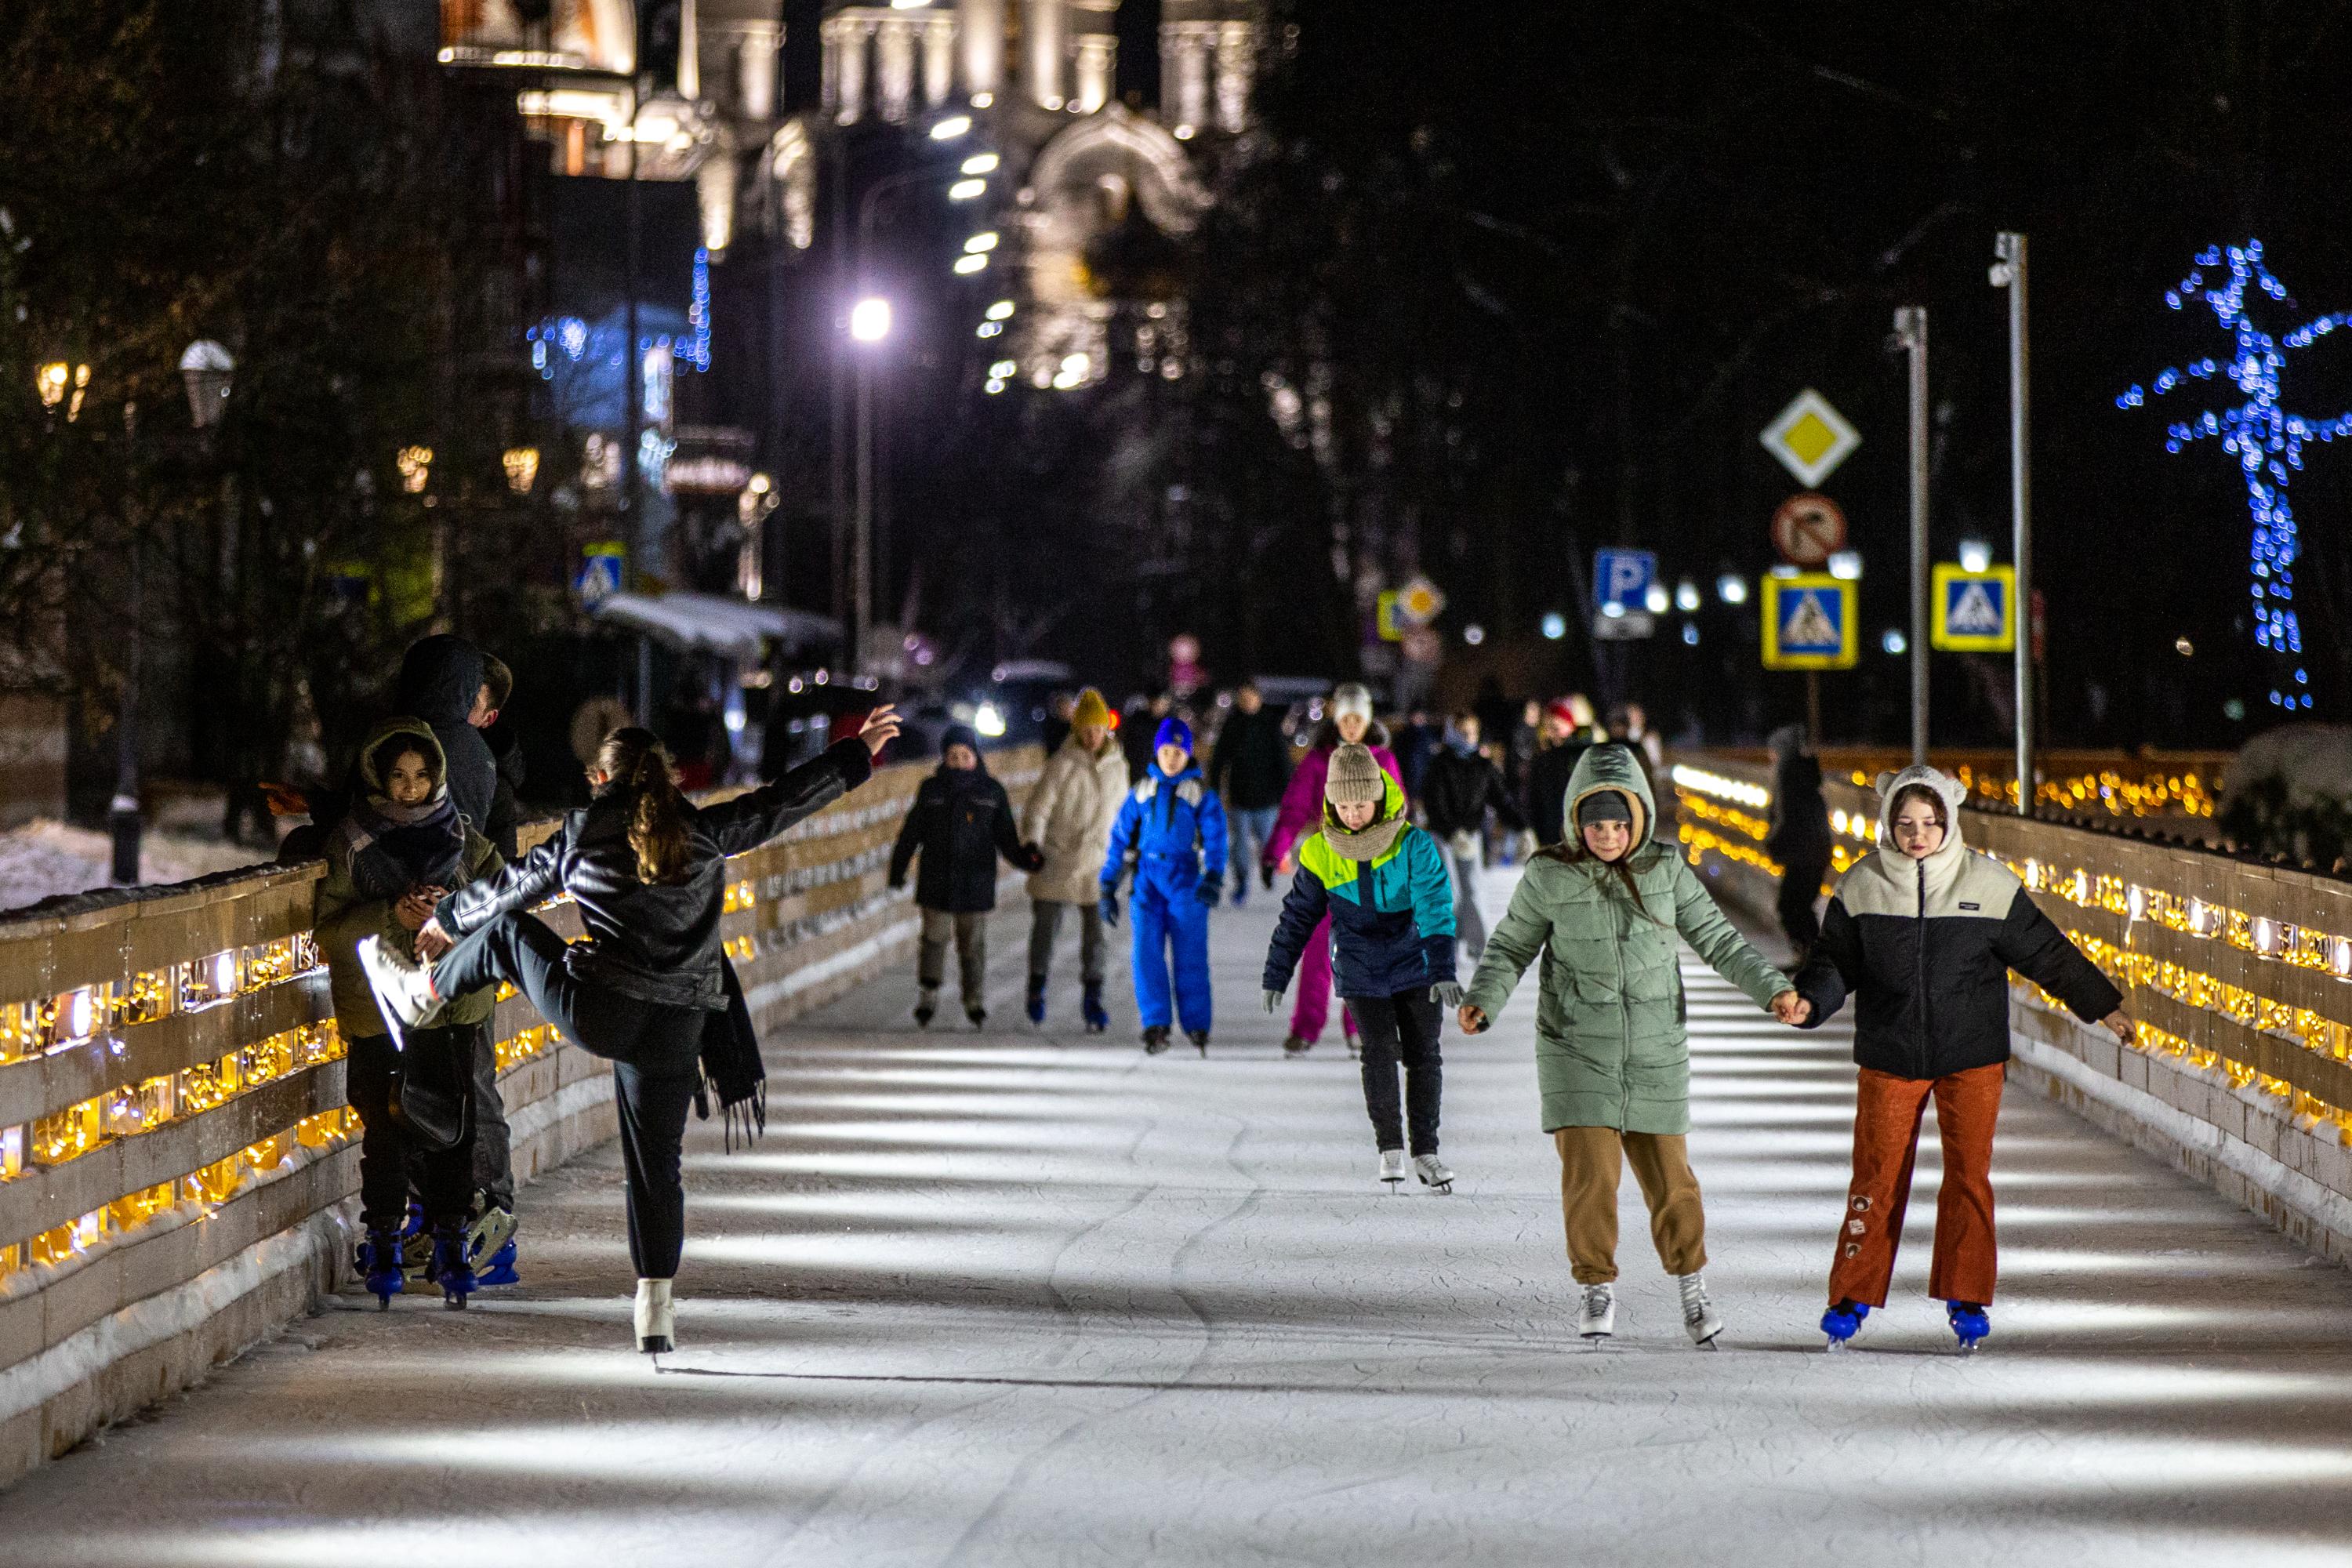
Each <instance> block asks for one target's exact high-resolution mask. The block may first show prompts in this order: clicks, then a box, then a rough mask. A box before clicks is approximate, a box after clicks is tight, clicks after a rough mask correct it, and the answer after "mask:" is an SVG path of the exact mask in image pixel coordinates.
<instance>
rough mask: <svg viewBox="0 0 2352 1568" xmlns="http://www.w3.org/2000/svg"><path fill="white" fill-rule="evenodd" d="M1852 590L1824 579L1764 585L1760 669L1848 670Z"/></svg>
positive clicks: (1770, 580) (1772, 580) (1852, 654)
mask: <svg viewBox="0 0 2352 1568" xmlns="http://www.w3.org/2000/svg"><path fill="white" fill-rule="evenodd" d="M1853 590H1854V584H1852V583H1850V582H1847V581H1845V580H1843V579H1842V578H1838V577H1832V576H1829V575H1826V574H1803V575H1799V576H1792V577H1770V576H1768V577H1766V578H1765V579H1764V606H1763V609H1764V613H1763V617H1762V619H1763V622H1764V668H1767V669H1852V668H1853V667H1854V663H1855V658H1856V649H1857V646H1858V645H1857V642H1856V639H1855V637H1854V622H1855V615H1854V593H1853Z"/></svg>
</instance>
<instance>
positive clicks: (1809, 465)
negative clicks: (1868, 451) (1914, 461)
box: [1760, 386, 1862, 489]
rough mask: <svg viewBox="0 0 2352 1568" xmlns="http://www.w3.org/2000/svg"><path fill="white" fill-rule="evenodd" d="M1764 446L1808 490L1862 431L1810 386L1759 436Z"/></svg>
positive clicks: (1844, 455)
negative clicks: (1848, 421) (1846, 419)
mask: <svg viewBox="0 0 2352 1568" xmlns="http://www.w3.org/2000/svg"><path fill="white" fill-rule="evenodd" d="M1760 439H1761V440H1762V441H1763V443H1764V449H1765V450H1766V451H1768V452H1769V453H1771V454H1772V456H1774V457H1775V458H1779V459H1780V466H1781V467H1782V468H1786V469H1788V470H1789V471H1790V473H1792V474H1794V475H1796V476H1797V482H1798V483H1799V484H1801V485H1803V486H1805V487H1806V488H1808V489H1811V487H1813V486H1815V485H1818V484H1820V483H1821V482H1822V480H1823V479H1827V478H1829V477H1830V475H1831V474H1832V472H1834V471H1835V470H1836V468H1837V466H1838V465H1839V464H1840V463H1843V462H1844V461H1845V460H1846V458H1849V457H1851V456H1852V455H1853V449H1854V448H1855V447H1859V446H1861V445H1862V433H1861V432H1860V431H1858V430H1856V429H1855V428H1854V427H1853V426H1851V425H1849V424H1847V423H1846V422H1845V416H1844V415H1843V414H1840V413H1839V412H1838V411H1837V410H1836V409H1834V408H1832V407H1831V406H1830V400H1829V399H1828V398H1826V397H1823V396H1822V395H1821V394H1820V393H1818V392H1815V391H1814V390H1813V389H1812V388H1811V387H1810V386H1809V387H1807V388H1805V390H1804V391H1802V392H1801V393H1799V394H1797V395H1796V396H1795V397H1794V398H1792V399H1790V403H1789V406H1788V407H1786V408H1783V409H1782V410H1780V415H1779V416H1778V417H1776V418H1775V419H1774V420H1773V421H1772V423H1770V424H1769V425H1767V426H1764V434H1763V436H1762V437H1760Z"/></svg>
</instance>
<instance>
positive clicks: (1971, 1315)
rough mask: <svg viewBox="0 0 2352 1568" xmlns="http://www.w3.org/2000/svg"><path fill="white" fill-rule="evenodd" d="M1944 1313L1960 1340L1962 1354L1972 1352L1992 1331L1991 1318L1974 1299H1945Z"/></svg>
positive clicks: (1954, 1333)
mask: <svg viewBox="0 0 2352 1568" xmlns="http://www.w3.org/2000/svg"><path fill="white" fill-rule="evenodd" d="M1944 1315H1945V1317H1946V1318H1948V1320H1949V1321H1950V1322H1951V1325H1952V1333H1953V1336H1954V1337H1955V1338H1957V1339H1958V1341H1959V1342H1960V1353H1961V1354H1962V1355H1969V1354H1973V1353H1974V1352H1975V1351H1976V1348H1977V1346H1979V1345H1980V1344H1982V1343H1983V1342H1984V1340H1985V1336H1986V1335H1988V1334H1990V1333H1991V1332H1992V1319H1991V1318H1990V1317H1989V1316H1988V1315H1987V1314H1986V1312H1985V1310H1984V1308H1983V1307H1982V1306H1981V1305H1979V1303H1977V1302H1975V1301H1947V1302H1945V1303H1944Z"/></svg>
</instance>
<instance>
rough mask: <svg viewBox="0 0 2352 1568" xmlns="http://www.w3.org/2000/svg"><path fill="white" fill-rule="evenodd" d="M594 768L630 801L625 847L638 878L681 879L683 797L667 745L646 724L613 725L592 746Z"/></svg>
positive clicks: (683, 872) (684, 869)
mask: <svg viewBox="0 0 2352 1568" xmlns="http://www.w3.org/2000/svg"><path fill="white" fill-rule="evenodd" d="M596 771H597V772H598V773H603V774H604V775H605V776H606V777H607V778H608V779H610V780H611V781H612V782H611V783H610V784H608V785H607V786H606V787H607V788H610V789H615V790H620V791H623V792H625V794H626V795H627V797H628V802H629V847H630V848H632V849H634V850H635V851H636V853H637V880H639V881H641V882H645V883H648V884H661V883H674V882H682V881H684V880H686V873H687V842H686V797H685V796H683V795H679V794H678V793H677V777H676V776H675V775H674V774H673V773H671V771H670V760H669V748H668V747H667V746H665V745H663V744H662V743H661V741H660V738H659V737H657V736H656V735H655V734H654V732H653V731H650V730H640V729H637V728H635V727H634V726H632V727H630V728H628V729H623V730H615V731H613V732H612V733H611V734H609V735H607V736H605V737H604V744H603V745H602V746H599V747H598V748H597V749H596Z"/></svg>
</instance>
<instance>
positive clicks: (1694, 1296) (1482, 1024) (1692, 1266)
mask: <svg viewBox="0 0 2352 1568" xmlns="http://www.w3.org/2000/svg"><path fill="white" fill-rule="evenodd" d="M1656 819H1657V807H1656V804H1655V802H1654V800H1653V799H1652V797H1651V795H1650V784H1649V779H1648V776H1647V774H1646V773H1645V772H1644V771H1643V767H1642V765H1641V763H1640V761H1639V760H1638V759H1637V758H1635V757H1634V755H1633V752H1630V751H1628V750H1627V749H1626V748H1625V747H1623V746H1622V745H1605V746H1595V747H1594V748H1592V750H1591V751H1589V752H1586V753H1585V754H1584V756H1583V757H1582V758H1581V759H1580V760H1579V762H1578V763H1577V764H1576V771H1575V773H1574V774H1573V775H1572V776H1571V778H1570V782H1569V786H1568V800H1567V821H1568V823H1569V824H1570V837H1569V840H1568V842H1567V843H1566V844H1563V845H1561V846H1559V847H1555V848H1552V849H1548V850H1546V851H1544V852H1543V853H1542V854H1540V855H1538V856H1537V857H1536V858H1534V859H1533V860H1531V861H1529V862H1528V869H1527V874H1526V875H1525V876H1524V877H1522V878H1521V879H1520V881H1519V885H1518V888H1517V889H1516V890H1515V891H1514V892H1513V893H1512V895H1511V908H1510V912H1509V913H1508V914H1507V915H1505V916H1504V917H1503V921H1502V923H1501V924H1500V925H1498V926H1497V927H1496V929H1495V932H1494V934H1493V935H1492V936H1491V937H1489V938H1488V939H1487V942H1486V956H1485V957H1484V958H1483V959H1482V960H1481V961H1480V963H1479V964H1478V972H1477V973H1476V974H1475V975H1474V976H1473V977H1472V978H1471V981H1470V988H1469V991H1468V993H1467V994H1466V995H1465V998H1464V1000H1463V1004H1462V1018H1461V1022H1462V1026H1463V1028H1464V1029H1465V1030H1466V1031H1468V1032H1469V1033H1471V1034H1477V1033H1479V1032H1480V1031H1482V1030H1484V1029H1486V1027H1487V1026H1488V1024H1489V1022H1490V1021H1491V1020H1492V1019H1493V1018H1495V1017H1496V1016H1497V1015H1499V1014H1500V1013H1501V1012H1502V1010H1503V1005H1504V1004H1505V1003H1506V1002H1507V1001H1508V1000H1509V999H1510V994H1511V992H1512V989H1513V988H1514V987H1516V986H1517V984H1518V982H1519V976H1520V975H1522V974H1524V973H1526V972H1527V968H1528V964H1530V963H1535V962H1536V961H1537V959H1538V957H1540V958H1541V959H1542V963H1543V967H1542V969H1541V971H1540V972H1539V990H1538V996H1537V1002H1536V1076H1537V1080H1538V1084H1539V1086H1540V1087H1541V1089H1542V1091H1543V1124H1544V1131H1547V1132H1549V1133H1550V1134H1551V1135H1552V1142H1553V1143H1554V1146H1555V1147H1556V1148H1557V1149H1558V1151H1559V1163H1560V1206H1561V1212H1562V1215H1563V1217H1564V1219H1565V1221H1566V1225H1567V1230H1568V1253H1569V1260H1570V1264H1571V1265H1572V1268H1573V1271H1574V1274H1575V1277H1576V1280H1577V1283H1579V1284H1580V1285H1581V1286H1583V1287H1584V1300H1583V1310H1582V1313H1581V1322H1580V1332H1581V1333H1582V1334H1583V1335H1584V1336H1585V1337H1586V1338H1587V1339H1594V1340H1597V1339H1601V1338H1604V1337H1606V1336H1607V1335H1608V1334H1610V1333H1611V1332H1612V1331H1613V1330H1614V1327H1615V1316H1616V1308H1615V1300H1614V1292H1613V1291H1612V1289H1611V1286H1612V1282H1613V1281H1614V1280H1615V1279H1616V1278H1617V1182H1618V1176H1619V1173H1620V1171H1621V1170H1622V1167H1623V1165H1624V1163H1626V1162H1629V1161H1630V1162H1631V1163H1632V1164H1633V1174H1634V1176H1635V1177H1636V1178H1637V1179H1638V1180H1639V1181H1640V1182H1641V1184H1642V1195H1643V1198H1644V1199H1646V1200H1647V1202H1648V1204H1649V1209H1650V1230H1651V1235H1652V1237H1653V1239H1654V1241H1655V1242H1656V1244H1657V1248H1658V1256H1659V1258H1660V1260H1661V1261H1662V1262H1664V1264H1665V1267H1666V1272H1667V1273H1669V1274H1672V1275H1674V1276H1675V1280H1676V1282H1677V1283H1678V1285H1679V1286H1680V1287H1681V1290H1682V1301H1683V1321H1684V1327H1685V1330H1686V1331H1688V1332H1689V1334H1690V1336H1691V1339H1692V1340H1693V1341H1694V1342H1696V1343H1698V1344H1702V1345H1712V1344H1713V1342H1714V1341H1715V1337H1716V1335H1717V1334H1718V1333H1720V1332H1721V1331H1722V1329H1723V1322H1722V1320H1721V1319H1719V1318H1717V1316H1716V1315H1715V1312H1714V1310H1713V1308H1712V1307H1711V1306H1710V1304H1709V1303H1708V1300H1707V1296H1706V1281H1705V1280H1704V1279H1702V1278H1701V1276H1700V1270H1701V1269H1703V1268H1705V1267H1706V1214H1705V1210H1704V1207H1703V1205H1702V1203H1701V1199H1700V1194H1699V1187H1698V1179H1697V1177H1696V1176H1694V1175H1693V1174H1692V1173H1691V1168H1690V1156H1689V1152H1688V1149H1687V1147H1686V1142H1687V1134H1688V1133H1689V1131H1690V1048H1689V1044H1688V1038H1687V1036H1686V1034H1685V1028H1684V1001H1683V984H1682V971H1681V967H1680V964H1679V962H1678V959H1679V947H1680V944H1681V943H1682V942H1687V943H1689V944H1690V946H1691V947H1692V948H1693V949H1694V950H1696V952H1697V953H1698V955H1699V957H1700V958H1701V959H1702V960H1704V961H1705V962H1706V963H1707V964H1708V965H1709V966H1711V967H1712V968H1713V969H1714V970H1715V971H1716V972H1717V973H1719V974H1721V975H1722V976H1723V977H1724V978H1725V979H1727V980H1728V981H1730V982H1731V983H1732V984H1734V985H1737V986H1738V987H1739V988H1740V989H1741V990H1742V991H1745V992H1746V993H1748V995H1749V996H1750V997H1751V998H1753V999H1754V1001H1755V1003H1756V1005H1758V1006H1759V1008H1765V1009H1769V1011H1771V1012H1772V1013H1773V1014H1774V1015H1776V1016H1780V1017H1781V1018H1782V1020H1783V1021H1784V1022H1793V1018H1794V1009H1795V1006H1796V992H1795V990H1794V989H1793V988H1792V987H1790V984H1789V982H1788V980H1787V979H1786V977H1784V976H1783V975H1782V974H1781V973H1780V971H1779V970H1777V969H1775V968H1773V967H1772V965H1771V964H1770V963H1769V962H1767V961H1766V959H1765V958H1764V956H1763V954H1761V953H1759V952H1757V951H1756V950H1755V949H1754V948H1753V947H1750V946H1749V945H1748V942H1747V941H1746V940H1745V939H1744V938H1742V937H1741V936H1740V934H1739V933H1738V931H1735V930H1734V929H1732V925H1731V922H1730V921H1727V920H1726V919H1724V917H1723V911H1722V910H1718V909H1717V908H1716V907H1715V900H1713V899H1711V898H1709V897H1708V896H1707V892H1706V889H1705V888H1704V887H1702V886H1701V885H1700V884H1699V880H1698V878H1697V877H1696V875H1695V874H1694V873H1693V872H1692V870H1691V868H1690V867H1689V866H1688V865H1687V864H1685V861H1684V859H1683V857H1682V855H1681V854H1680V852H1679V851H1677V850H1676V849H1675V847H1673V846H1671V845H1667V844H1662V843H1660V842H1658V841H1657V839H1656V838H1655V837H1654V831H1653V828H1654V823H1655V822H1656Z"/></svg>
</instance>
